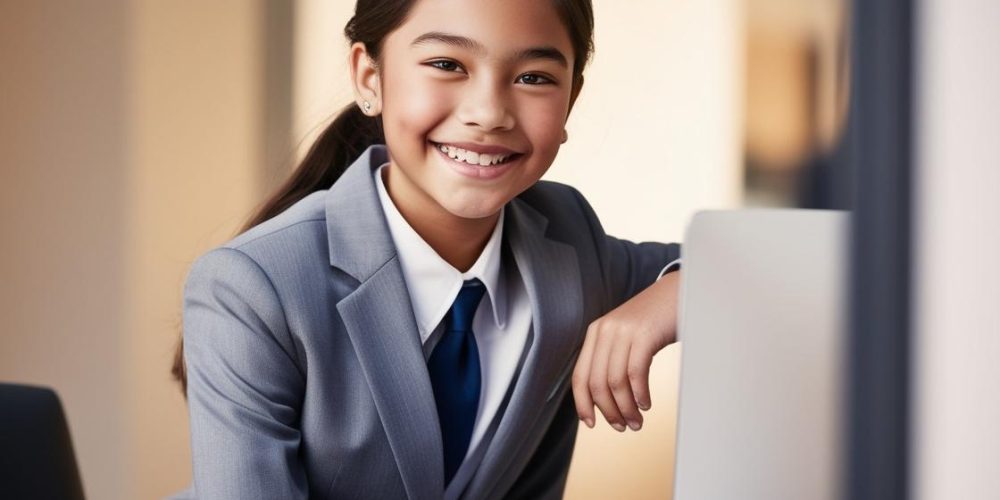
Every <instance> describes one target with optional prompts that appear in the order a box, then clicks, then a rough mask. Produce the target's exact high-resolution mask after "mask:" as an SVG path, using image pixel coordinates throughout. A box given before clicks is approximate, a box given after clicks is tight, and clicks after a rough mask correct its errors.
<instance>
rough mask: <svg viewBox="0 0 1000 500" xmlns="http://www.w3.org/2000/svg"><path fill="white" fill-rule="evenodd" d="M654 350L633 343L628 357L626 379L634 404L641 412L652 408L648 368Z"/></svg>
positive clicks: (651, 361) (642, 344)
mask: <svg viewBox="0 0 1000 500" xmlns="http://www.w3.org/2000/svg"><path fill="white" fill-rule="evenodd" d="M653 354H654V349H653V348H652V347H651V346H649V345H646V344H645V343H638V342H637V343H635V344H633V345H632V349H631V350H630V351H629V356H628V379H629V384H630V385H631V386H632V394H633V395H634V396H635V402H636V404H638V405H639V408H640V409H642V410H648V409H650V408H652V407H653V402H652V400H651V399H650V395H649V367H650V365H651V364H652V363H653Z"/></svg>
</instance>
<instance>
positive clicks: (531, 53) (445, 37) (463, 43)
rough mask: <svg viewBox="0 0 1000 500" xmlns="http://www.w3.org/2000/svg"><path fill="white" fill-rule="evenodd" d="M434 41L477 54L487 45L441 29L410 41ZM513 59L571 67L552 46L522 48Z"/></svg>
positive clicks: (481, 52)
mask: <svg viewBox="0 0 1000 500" xmlns="http://www.w3.org/2000/svg"><path fill="white" fill-rule="evenodd" d="M434 42H438V43H443V44H446V45H452V46H455V47H460V48H463V49H466V50H470V51H472V52H475V53H476V54H485V53H486V47H485V46H484V45H483V44H481V43H479V42H477V41H476V40H473V39H471V38H468V37H464V36H461V35H452V34H449V33H443V32H440V31H430V32H427V33H424V34H423V35H420V36H418V37H416V38H414V39H413V42H411V43H410V46H411V47H416V46H418V45H424V44H428V43H434ZM512 59H513V60H515V61H527V60H532V59H546V60H550V61H554V62H556V63H558V64H559V65H560V66H562V67H564V68H567V67H569V61H568V60H567V59H566V56H565V55H563V53H562V52H561V51H560V50H559V49H557V48H555V47H551V46H545V47H531V48H527V49H522V50H519V51H517V52H516V53H515V54H514V57H513V58H512Z"/></svg>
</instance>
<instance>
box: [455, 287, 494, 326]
mask: <svg viewBox="0 0 1000 500" xmlns="http://www.w3.org/2000/svg"><path fill="white" fill-rule="evenodd" d="M485 292H486V286H485V285H483V282H482V281H479V280H478V279H471V280H469V281H466V282H465V283H463V284H462V289H461V290H459V292H458V297H455V302H454V303H452V305H451V310H450V311H448V312H449V321H448V329H449V330H454V331H459V332H468V331H472V318H474V317H475V316H476V308H478V307H479V302H480V301H481V300H482V299H483V293H485Z"/></svg>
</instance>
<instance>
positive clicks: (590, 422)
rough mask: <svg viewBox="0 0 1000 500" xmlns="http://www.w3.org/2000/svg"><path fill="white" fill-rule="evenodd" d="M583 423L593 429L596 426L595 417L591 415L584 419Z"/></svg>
mask: <svg viewBox="0 0 1000 500" xmlns="http://www.w3.org/2000/svg"><path fill="white" fill-rule="evenodd" d="M583 423H585V424H587V427H588V428H591V429H593V428H594V419H592V418H590V417H587V418H585V419H583Z"/></svg>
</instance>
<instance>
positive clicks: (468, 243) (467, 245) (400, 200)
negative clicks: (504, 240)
mask: <svg viewBox="0 0 1000 500" xmlns="http://www.w3.org/2000/svg"><path fill="white" fill-rule="evenodd" d="M396 171H397V169H394V168H392V167H391V166H390V167H388V168H385V169H383V171H382V173H383V178H382V180H383V182H384V183H385V189H386V191H387V192H388V193H389V198H391V199H392V202H393V204H394V205H396V209H397V210H399V213H400V214H401V215H402V216H403V218H404V219H406V222H407V223H408V224H410V227H412V228H413V230H414V231H416V232H417V234H418V235H420V237H421V238H422V239H423V240H424V241H426V242H427V244H428V245H430V246H431V248H433V249H434V251H435V252H436V253H437V254H438V255H439V256H441V258H442V259H444V260H445V262H447V263H448V264H450V265H451V266H452V267H454V268H455V269H458V270H459V271H460V272H466V271H468V270H469V269H470V268H471V267H472V265H473V264H475V263H476V260H477V259H479V255H480V254H482V253H483V248H485V247H486V243H488V242H489V240H490V236H492V234H493V229H494V228H495V227H496V224H497V221H498V220H499V219H500V213H499V212H497V213H495V214H493V215H491V216H489V217H484V218H482V219H466V218H464V217H458V216H456V215H454V214H452V213H451V212H448V211H447V210H445V209H444V207H442V206H441V205H439V204H438V203H437V202H436V201H434V200H433V199H432V198H431V197H430V196H428V195H427V194H426V193H424V192H423V191H421V190H419V189H417V188H416V186H413V185H412V184H411V183H408V182H405V181H402V182H401V179H399V178H398V176H397V175H395V173H394V172H396Z"/></svg>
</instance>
